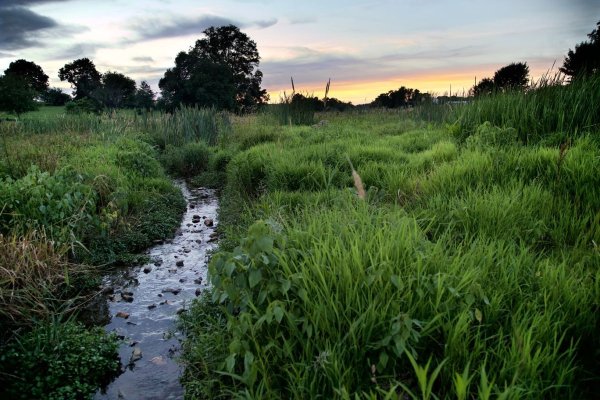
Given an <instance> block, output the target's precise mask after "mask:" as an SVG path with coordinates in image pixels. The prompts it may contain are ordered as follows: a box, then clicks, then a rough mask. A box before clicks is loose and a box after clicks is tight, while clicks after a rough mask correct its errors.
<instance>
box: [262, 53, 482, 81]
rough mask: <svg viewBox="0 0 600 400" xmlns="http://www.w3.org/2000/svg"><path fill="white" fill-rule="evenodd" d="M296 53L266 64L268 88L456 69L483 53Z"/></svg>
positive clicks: (264, 61) (264, 70) (267, 61)
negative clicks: (457, 63) (359, 55)
mask: <svg viewBox="0 0 600 400" xmlns="http://www.w3.org/2000/svg"><path fill="white" fill-rule="evenodd" d="M293 50H294V51H293V53H294V54H295V55H294V56H293V57H291V58H289V59H285V60H268V59H265V60H263V62H262V63H261V70H262V71H263V72H264V75H265V79H266V80H268V81H269V84H271V85H285V84H287V82H289V79H290V76H293V77H294V79H295V80H296V79H298V80H300V79H302V80H304V81H307V82H319V81H323V80H326V79H327V78H328V77H331V78H332V79H336V80H365V79H381V78H382V77H390V76H396V75H398V74H399V73H403V72H407V71H413V70H415V69H420V70H429V69H436V68H447V67H448V65H449V63H450V64H452V65H454V64H455V63H454V61H455V60H460V63H468V62H469V58H471V57H477V56H480V55H481V54H482V52H483V49H481V48H479V47H477V46H462V47H454V48H453V47H449V48H444V49H440V48H431V49H427V50H419V51H403V52H397V53H390V54H383V55H378V56H373V57H364V56H363V57H358V56H353V55H348V54H342V53H333V52H328V51H325V50H315V49H311V48H307V47H297V48H294V49H293Z"/></svg>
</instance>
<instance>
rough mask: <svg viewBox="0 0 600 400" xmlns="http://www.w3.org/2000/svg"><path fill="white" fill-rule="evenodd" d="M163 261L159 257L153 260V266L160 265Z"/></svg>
mask: <svg viewBox="0 0 600 400" xmlns="http://www.w3.org/2000/svg"><path fill="white" fill-rule="evenodd" d="M162 263H163V261H162V260H161V259H158V260H156V261H154V266H155V267H160V266H161V265H162Z"/></svg>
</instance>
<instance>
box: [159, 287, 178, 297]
mask: <svg viewBox="0 0 600 400" xmlns="http://www.w3.org/2000/svg"><path fill="white" fill-rule="evenodd" d="M162 292H163V293H173V294H174V295H178V294H179V292H181V289H180V288H177V289H174V288H166V289H163V290H162Z"/></svg>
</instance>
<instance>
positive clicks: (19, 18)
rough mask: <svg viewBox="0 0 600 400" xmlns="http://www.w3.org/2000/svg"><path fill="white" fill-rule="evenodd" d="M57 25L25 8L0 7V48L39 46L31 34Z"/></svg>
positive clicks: (14, 48) (15, 48) (51, 20)
mask: <svg viewBox="0 0 600 400" xmlns="http://www.w3.org/2000/svg"><path fill="white" fill-rule="evenodd" d="M58 26H59V24H58V23H57V22H56V21H55V20H53V19H52V18H48V17H45V16H43V15H40V14H37V13H35V12H33V11H31V10H28V9H26V8H22V7H16V8H0V49H4V50H18V49H24V48H27V47H33V46H39V45H40V42H39V41H38V39H37V38H34V37H33V35H32V34H34V33H35V34H36V36H37V34H39V32H40V31H43V30H47V29H52V28H57V27H58Z"/></svg>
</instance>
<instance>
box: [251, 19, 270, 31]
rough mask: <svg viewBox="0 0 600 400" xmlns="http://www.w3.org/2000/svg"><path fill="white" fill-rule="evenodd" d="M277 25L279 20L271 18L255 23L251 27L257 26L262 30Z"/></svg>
mask: <svg viewBox="0 0 600 400" xmlns="http://www.w3.org/2000/svg"><path fill="white" fill-rule="evenodd" d="M276 23H277V18H271V19H268V20H264V21H254V22H253V23H251V24H250V25H249V26H257V27H259V28H261V29H266V28H269V27H271V26H273V25H275V24H276Z"/></svg>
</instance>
